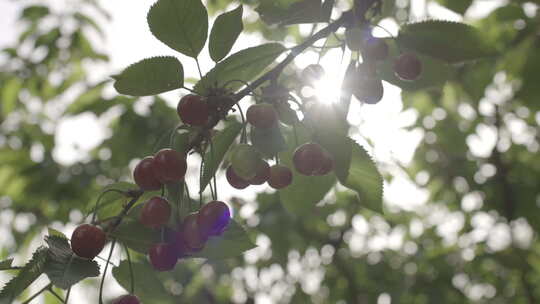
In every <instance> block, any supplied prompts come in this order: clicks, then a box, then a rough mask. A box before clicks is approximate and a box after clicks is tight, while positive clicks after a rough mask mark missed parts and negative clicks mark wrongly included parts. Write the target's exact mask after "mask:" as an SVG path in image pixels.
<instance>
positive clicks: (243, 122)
mask: <svg viewBox="0 0 540 304" xmlns="http://www.w3.org/2000/svg"><path fill="white" fill-rule="evenodd" d="M236 107H237V108H238V112H240V119H242V135H241V136H240V143H244V144H245V143H247V131H246V125H247V123H246V116H245V115H244V111H243V110H242V107H241V106H240V105H239V104H238V103H237V104H236Z"/></svg>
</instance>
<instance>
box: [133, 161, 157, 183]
mask: <svg viewBox="0 0 540 304" xmlns="http://www.w3.org/2000/svg"><path fill="white" fill-rule="evenodd" d="M133 179H134V180H135V183H136V184H137V186H139V188H141V189H142V190H145V191H153V190H159V189H160V188H161V182H160V181H159V180H158V178H157V177H156V174H155V163H154V158H153V157H152V156H147V157H145V158H143V159H142V160H141V161H140V162H139V163H138V164H137V166H136V167H135V170H133Z"/></svg>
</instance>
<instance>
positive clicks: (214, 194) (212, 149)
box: [210, 138, 218, 201]
mask: <svg viewBox="0 0 540 304" xmlns="http://www.w3.org/2000/svg"><path fill="white" fill-rule="evenodd" d="M210 154H211V155H212V159H216V157H215V156H214V142H213V141H212V139H211V138H210ZM212 180H213V182H214V191H213V193H212V194H213V195H212V198H213V199H214V200H215V201H217V197H218V195H217V181H216V172H214V176H213V177H212Z"/></svg>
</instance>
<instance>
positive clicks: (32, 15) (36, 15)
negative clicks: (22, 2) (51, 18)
mask: <svg viewBox="0 0 540 304" xmlns="http://www.w3.org/2000/svg"><path fill="white" fill-rule="evenodd" d="M49 13H50V11H49V8H48V7H46V6H43V5H32V6H28V7H25V8H24V10H23V11H22V13H21V18H23V19H28V20H31V21H37V20H38V19H41V18H43V17H45V16H47V15H48V14H49Z"/></svg>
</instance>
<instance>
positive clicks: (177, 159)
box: [154, 149, 187, 183]
mask: <svg viewBox="0 0 540 304" xmlns="http://www.w3.org/2000/svg"><path fill="white" fill-rule="evenodd" d="M186 170H187V162H186V156H185V155H184V154H182V153H180V152H178V151H175V150H173V149H161V150H159V151H158V152H157V153H156V154H155V155H154V171H155V174H156V177H157V178H158V179H159V180H160V181H161V182H162V183H170V182H178V181H181V180H182V179H183V178H184V175H186Z"/></svg>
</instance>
